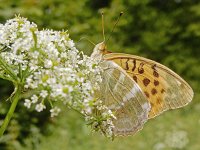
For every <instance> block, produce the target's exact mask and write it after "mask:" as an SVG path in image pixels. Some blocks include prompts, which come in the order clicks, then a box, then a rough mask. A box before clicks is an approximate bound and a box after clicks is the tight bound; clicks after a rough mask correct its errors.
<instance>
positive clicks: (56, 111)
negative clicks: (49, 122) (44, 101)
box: [50, 107, 61, 117]
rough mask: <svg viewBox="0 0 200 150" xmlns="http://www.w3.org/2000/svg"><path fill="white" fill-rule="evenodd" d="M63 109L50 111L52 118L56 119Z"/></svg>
mask: <svg viewBox="0 0 200 150" xmlns="http://www.w3.org/2000/svg"><path fill="white" fill-rule="evenodd" d="M60 111H61V109H60V108H58V107H54V108H52V109H51V110H50V112H51V117H55V116H57V115H58V114H59V113H60Z"/></svg>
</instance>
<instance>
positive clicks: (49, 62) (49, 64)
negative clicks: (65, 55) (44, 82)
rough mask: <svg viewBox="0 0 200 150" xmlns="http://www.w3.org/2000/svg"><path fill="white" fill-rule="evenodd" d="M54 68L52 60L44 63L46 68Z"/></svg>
mask: <svg viewBox="0 0 200 150" xmlns="http://www.w3.org/2000/svg"><path fill="white" fill-rule="evenodd" d="M52 66H53V63H52V61H51V60H45V61H44V67H45V68H51V67H52Z"/></svg>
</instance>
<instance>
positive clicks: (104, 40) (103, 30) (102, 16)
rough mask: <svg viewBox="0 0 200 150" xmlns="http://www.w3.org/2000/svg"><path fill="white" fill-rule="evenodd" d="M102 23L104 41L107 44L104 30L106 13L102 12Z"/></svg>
mask: <svg viewBox="0 0 200 150" xmlns="http://www.w3.org/2000/svg"><path fill="white" fill-rule="evenodd" d="M101 22H102V34H103V41H104V42H105V40H106V38H105V30H104V12H103V11H102V12H101Z"/></svg>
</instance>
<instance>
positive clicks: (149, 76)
mask: <svg viewBox="0 0 200 150" xmlns="http://www.w3.org/2000/svg"><path fill="white" fill-rule="evenodd" d="M104 59H105V60H107V61H113V62H115V63H117V64H118V65H119V66H121V68H122V69H124V70H125V71H126V73H127V74H128V75H129V77H131V78H132V79H133V80H134V81H135V82H136V83H137V84H138V85H139V87H140V88H141V89H142V92H143V93H144V94H145V95H146V98H147V99H148V101H149V102H150V104H151V111H150V112H149V118H152V117H154V116H157V115H159V114H160V113H162V112H163V111H165V110H168V109H175V108H179V107H182V106H185V105H186V104H188V103H189V102H190V101H191V100H192V98H193V90H192V88H191V87H190V86H189V85H188V84H187V83H186V82H185V81H184V80H183V79H182V78H181V77H180V76H178V75H177V74H176V73H174V72H173V71H172V70H170V69H169V68H167V67H165V66H163V65H161V64H159V63H157V62H155V61H152V60H149V59H146V58H143V57H139V56H134V55H128V54H120V53H110V54H106V55H104Z"/></svg>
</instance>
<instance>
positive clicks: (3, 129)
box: [0, 86, 22, 137]
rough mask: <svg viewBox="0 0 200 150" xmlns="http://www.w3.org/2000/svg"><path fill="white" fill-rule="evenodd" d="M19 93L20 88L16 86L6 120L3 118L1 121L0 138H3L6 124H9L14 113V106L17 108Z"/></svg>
mask: <svg viewBox="0 0 200 150" xmlns="http://www.w3.org/2000/svg"><path fill="white" fill-rule="evenodd" d="M21 91H22V88H21V86H18V87H17V90H16V93H15V95H14V96H13V97H12V98H11V100H12V104H11V106H10V109H9V111H8V113H7V115H6V118H5V119H4V121H3V124H2V126H1V127H0V137H2V136H3V134H4V132H5V130H6V128H7V126H8V124H9V122H10V119H11V118H12V116H13V113H14V111H15V108H16V106H17V103H18V101H19V99H20V94H21Z"/></svg>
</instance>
